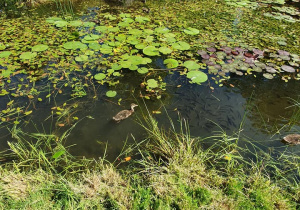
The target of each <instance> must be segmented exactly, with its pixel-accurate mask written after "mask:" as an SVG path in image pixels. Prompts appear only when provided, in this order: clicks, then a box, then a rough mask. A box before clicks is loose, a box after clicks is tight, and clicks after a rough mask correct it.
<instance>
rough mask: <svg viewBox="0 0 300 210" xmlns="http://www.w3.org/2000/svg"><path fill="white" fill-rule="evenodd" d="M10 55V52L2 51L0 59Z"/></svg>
mask: <svg viewBox="0 0 300 210" xmlns="http://www.w3.org/2000/svg"><path fill="white" fill-rule="evenodd" d="M11 54H12V52H11V51H3V52H0V58H7V57H8V56H10V55H11Z"/></svg>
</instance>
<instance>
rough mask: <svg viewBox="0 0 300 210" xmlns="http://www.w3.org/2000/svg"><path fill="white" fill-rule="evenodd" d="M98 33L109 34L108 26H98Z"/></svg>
mask: <svg viewBox="0 0 300 210" xmlns="http://www.w3.org/2000/svg"><path fill="white" fill-rule="evenodd" d="M95 30H96V31H98V32H101V33H107V32H108V27H107V26H97V27H96V28H95Z"/></svg>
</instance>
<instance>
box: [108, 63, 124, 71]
mask: <svg viewBox="0 0 300 210" xmlns="http://www.w3.org/2000/svg"><path fill="white" fill-rule="evenodd" d="M111 68H112V69H113V70H120V69H122V66H121V65H119V64H117V63H114V64H113V65H111Z"/></svg>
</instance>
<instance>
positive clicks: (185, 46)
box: [172, 41, 190, 50]
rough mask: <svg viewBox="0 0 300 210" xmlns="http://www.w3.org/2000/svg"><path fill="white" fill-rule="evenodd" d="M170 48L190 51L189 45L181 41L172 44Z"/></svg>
mask: <svg viewBox="0 0 300 210" xmlns="http://www.w3.org/2000/svg"><path fill="white" fill-rule="evenodd" d="M172 47H173V48H174V49H176V50H188V49H190V45H189V43H187V42H183V41H179V42H176V43H173V44H172Z"/></svg>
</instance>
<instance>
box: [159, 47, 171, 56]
mask: <svg viewBox="0 0 300 210" xmlns="http://www.w3.org/2000/svg"><path fill="white" fill-rule="evenodd" d="M158 50H159V52H161V53H162V54H165V55H166V54H171V52H172V49H170V48H168V47H160V48H158Z"/></svg>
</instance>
